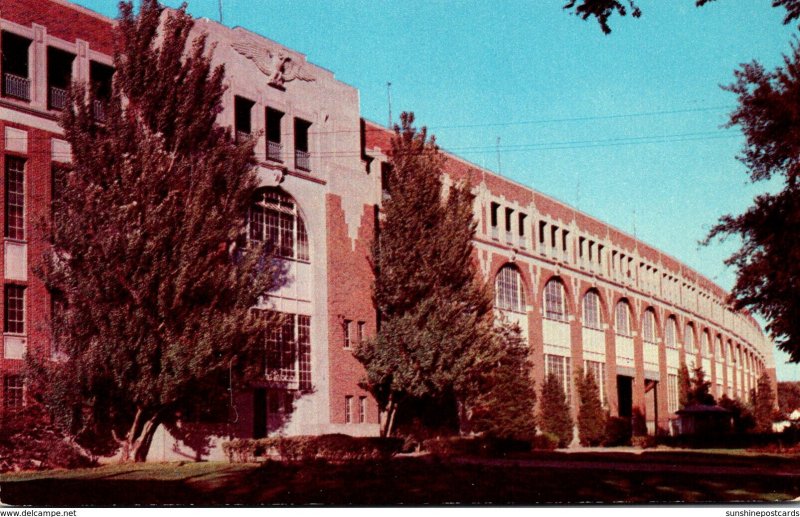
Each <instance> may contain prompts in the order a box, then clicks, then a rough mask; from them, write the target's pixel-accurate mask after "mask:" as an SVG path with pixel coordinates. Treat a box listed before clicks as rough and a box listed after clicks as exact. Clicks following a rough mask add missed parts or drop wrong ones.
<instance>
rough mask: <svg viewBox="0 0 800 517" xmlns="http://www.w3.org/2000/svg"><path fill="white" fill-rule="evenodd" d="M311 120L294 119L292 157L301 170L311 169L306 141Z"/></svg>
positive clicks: (307, 142)
mask: <svg viewBox="0 0 800 517" xmlns="http://www.w3.org/2000/svg"><path fill="white" fill-rule="evenodd" d="M309 129H311V122H308V121H306V120H303V119H300V118H296V119H294V158H295V167H296V168H298V169H300V170H303V171H310V170H311V153H310V150H309V149H310V147H309V141H308V135H309Z"/></svg>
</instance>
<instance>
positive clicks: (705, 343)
mask: <svg viewBox="0 0 800 517" xmlns="http://www.w3.org/2000/svg"><path fill="white" fill-rule="evenodd" d="M700 346H701V349H702V351H703V355H704V356H706V357H709V356H710V355H711V339H710V337H709V335H708V330H706V331H704V332H703V334H702V335H701V336H700Z"/></svg>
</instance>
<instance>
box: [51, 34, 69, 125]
mask: <svg viewBox="0 0 800 517" xmlns="http://www.w3.org/2000/svg"><path fill="white" fill-rule="evenodd" d="M74 60H75V54H70V53H69V52H64V51H63V50H61V49H58V48H54V47H47V105H48V107H49V108H50V109H54V110H62V109H64V107H65V106H66V105H67V89H68V88H69V85H70V83H71V82H72V62H73V61H74Z"/></svg>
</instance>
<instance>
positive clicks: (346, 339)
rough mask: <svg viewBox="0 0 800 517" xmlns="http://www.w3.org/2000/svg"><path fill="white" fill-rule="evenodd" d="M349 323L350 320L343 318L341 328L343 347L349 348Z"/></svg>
mask: <svg viewBox="0 0 800 517" xmlns="http://www.w3.org/2000/svg"><path fill="white" fill-rule="evenodd" d="M351 323H353V322H352V320H344V323H342V330H343V336H344V340H343V343H344V344H343V346H344V348H350V345H351V344H352V343H351V339H350V324H351Z"/></svg>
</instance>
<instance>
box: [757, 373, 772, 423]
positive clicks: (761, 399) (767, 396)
mask: <svg viewBox="0 0 800 517" xmlns="http://www.w3.org/2000/svg"><path fill="white" fill-rule="evenodd" d="M755 392H756V393H755V399H754V400H753V416H754V417H755V420H756V432H759V433H770V432H772V422H773V420H774V416H775V413H776V410H775V392H774V391H772V381H771V380H770V378H769V375H767V373H766V372H764V373H762V374H761V376H760V377H759V378H758V383H757V385H756V390H755Z"/></svg>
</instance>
